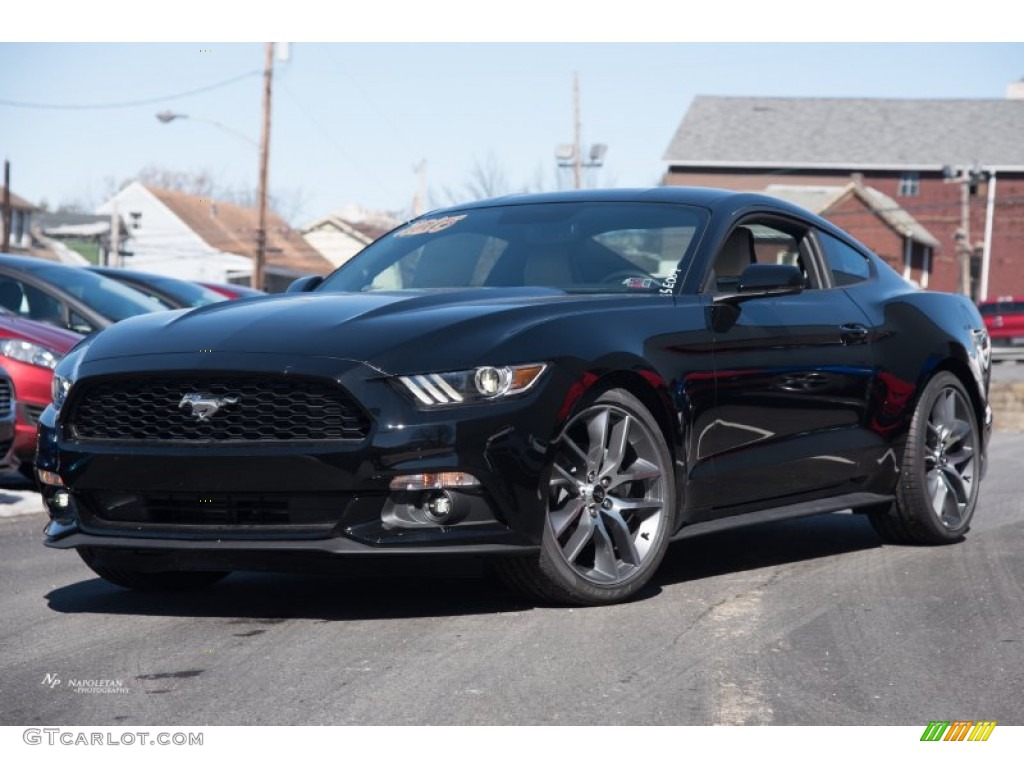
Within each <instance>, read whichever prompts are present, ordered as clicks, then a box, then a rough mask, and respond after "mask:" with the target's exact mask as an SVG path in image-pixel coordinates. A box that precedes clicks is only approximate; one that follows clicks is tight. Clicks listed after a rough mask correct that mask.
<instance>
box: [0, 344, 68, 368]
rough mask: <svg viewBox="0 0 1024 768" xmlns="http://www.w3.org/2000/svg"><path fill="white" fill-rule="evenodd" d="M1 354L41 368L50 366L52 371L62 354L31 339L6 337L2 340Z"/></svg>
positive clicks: (0, 345)
mask: <svg viewBox="0 0 1024 768" xmlns="http://www.w3.org/2000/svg"><path fill="white" fill-rule="evenodd" d="M0 355H3V356H4V357H9V358H11V359H12V360H18V361H20V362H22V363H29V364H30V365H38V366H39V367H40V368H49V369H50V370H51V371H52V370H53V369H54V368H56V367H57V363H59V362H60V355H59V354H57V353H56V352H54V351H53V350H52V349H47V348H46V347H41V346H39V345H38V344H33V343H32V342H31V341H22V340H21V339H4V340H3V341H0Z"/></svg>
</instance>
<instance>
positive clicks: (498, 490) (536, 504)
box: [36, 188, 992, 604]
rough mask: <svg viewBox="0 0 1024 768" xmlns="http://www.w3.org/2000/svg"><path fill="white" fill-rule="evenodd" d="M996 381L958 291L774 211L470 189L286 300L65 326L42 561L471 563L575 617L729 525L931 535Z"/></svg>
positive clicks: (49, 419)
mask: <svg viewBox="0 0 1024 768" xmlns="http://www.w3.org/2000/svg"><path fill="white" fill-rule="evenodd" d="M989 365H990V347H989V339H988V335H987V333H986V332H985V325H984V323H983V322H982V319H981V317H980V315H979V314H978V310H977V309H976V308H975V307H974V305H973V304H972V303H971V302H970V301H968V300H967V299H966V298H964V297H961V296H955V295H951V294H941V293H931V292H926V291H920V290H917V289H916V288H914V287H913V286H912V285H910V284H909V283H907V282H906V281H905V280H903V278H901V277H900V276H899V275H898V274H896V273H895V272H894V271H893V270H892V269H890V268H889V267H888V266H887V265H886V264H885V263H884V262H883V261H882V260H881V259H880V258H878V257H877V256H876V255H874V254H872V253H871V252H870V251H868V250H867V249H866V248H865V247H864V246H862V245H860V244H859V243H857V242H856V241H855V240H853V239H851V238H850V237H849V236H848V235H846V234H845V233H843V232H842V231H841V230H839V229H837V228H836V227H835V226H833V225H832V224H830V223H828V222H827V221H824V220H823V219H820V218H817V217H815V216H813V215H811V214H809V213H808V212H806V211H804V210H802V209H800V208H797V207H794V206H791V205H788V204H786V203H783V202H780V201H778V200H774V199H771V198H767V197H763V196H758V195H751V194H742V193H734V192H725V191H720V190H709V189H682V188H660V189H652V190H612V191H590V192H578V193H571V194H548V195H533V196H521V197H509V198H503V199H499V200H489V201H483V202H478V203H473V204H469V205H463V206H458V207H455V208H451V209H448V210H445V211H440V212H434V213H430V214H427V215H426V216H423V217H421V218H419V219H416V220H413V221H411V222H409V223H407V224H405V225H404V226H402V227H399V228H398V229H396V230H395V231H393V232H391V233H390V234H389V235H386V236H385V237H383V238H382V239H380V240H378V241H377V242H375V243H374V244H372V245H370V246H369V247H367V248H366V249H365V250H364V251H363V252H362V253H360V254H359V255H357V256H356V257H355V258H353V259H352V260H351V261H350V262H348V263H347V264H345V265H344V266H342V267H341V268H340V269H338V270H337V271H336V272H334V273H333V274H331V275H329V276H328V277H326V278H323V279H321V278H319V277H311V278H303V279H301V280H299V281H297V282H296V284H295V285H293V286H292V290H291V291H290V292H289V293H288V294H286V295H283V296H279V297H272V298H264V299H260V300H256V301H240V302H230V303H227V302H225V303H223V304H215V305H211V306H208V307H203V308H200V309H195V310H191V311H184V310H183V311H179V312H162V313H156V314H151V315H145V316H141V317H137V318H132V319H129V320H125V321H123V322H121V323H118V324H116V325H115V326H113V327H112V328H110V329H108V330H105V331H103V332H101V333H98V334H95V335H93V336H90V337H88V338H87V339H86V340H84V341H83V342H82V343H81V344H79V345H78V346H77V347H76V348H75V349H74V350H73V351H72V352H70V353H69V354H68V355H67V356H66V357H65V358H64V359H63V360H62V361H61V363H60V365H59V367H58V368H57V371H56V375H55V377H54V403H53V405H52V406H51V407H50V408H48V409H47V410H46V412H45V413H44V415H43V417H42V420H41V422H40V426H39V433H40V438H39V453H38V458H37V462H36V467H37V473H38V478H39V481H40V484H41V488H42V491H43V496H44V499H45V502H46V505H47V507H48V510H49V514H50V517H51V521H50V523H49V525H48V526H47V529H46V544H47V545H48V546H51V547H57V548H74V549H77V550H78V553H79V554H80V555H81V556H82V558H83V559H84V560H85V562H86V563H87V564H88V565H89V566H90V567H91V568H92V569H93V570H94V571H95V572H96V573H98V574H99V575H100V576H102V577H103V578H105V579H107V580H108V581H111V582H113V583H115V584H119V585H122V586H126V587H132V588H139V589H160V588H165V589H166V588H184V587H194V586H200V585H203V584H207V583H210V582H213V581H215V580H216V579H218V578H221V577H223V576H224V575H225V574H226V573H227V572H229V571H231V570H234V569H281V570H287V569H290V568H307V567H309V566H311V565H315V564H318V563H321V562H325V561H329V560H330V559H331V558H336V557H345V556H350V557H358V556H367V555H376V556H385V555H388V556H394V555H399V554H411V553H416V554H419V555H431V556H437V557H442V556H451V555H467V554H472V555H477V556H486V557H488V558H489V559H490V560H491V561H492V562H493V564H494V566H495V568H496V570H497V571H498V572H499V573H500V574H501V575H502V576H503V577H504V578H505V580H506V581H507V582H508V583H509V584H511V585H512V586H514V587H517V588H519V589H520V590H522V591H525V592H526V593H527V594H529V595H531V596H532V597H533V598H535V599H540V600H547V601H555V602H563V603H576V604H600V603H611V602H615V601H620V600H624V599H626V598H628V597H630V596H631V595H633V594H634V593H636V592H637V590H639V589H640V588H641V587H642V586H643V585H644V584H645V583H646V582H647V581H648V580H649V579H650V578H651V576H652V574H653V573H654V571H655V570H656V569H657V567H658V564H659V563H660V562H661V560H662V558H663V556H664V554H665V550H666V547H667V546H668V544H669V542H670V541H671V540H672V539H675V538H679V537H682V536H686V535H690V534H693V533H698V532H701V531H707V530H711V529H715V528H723V527H730V526H732V525H736V524H738V523H740V522H758V521H764V520H770V519H778V518H781V517H786V516H800V515H809V514H817V513H823V512H832V511H838V510H844V509H853V510H854V511H856V512H863V513H866V514H867V515H868V516H869V518H870V520H871V522H872V524H873V525H874V527H875V529H876V530H877V531H878V533H879V534H880V536H881V537H882V539H883V540H885V541H889V542H902V543H914V544H942V543H946V542H955V541H959V540H960V539H961V538H962V536H963V535H964V533H966V531H967V529H968V526H969V525H970V522H971V517H972V515H973V514H974V511H975V507H976V505H977V500H978V491H979V485H980V481H981V479H982V476H983V474H984V471H985V455H986V444H987V441H988V436H989V433H990V430H991V421H992V416H991V410H990V409H989V406H988V404H987V391H988V380H989Z"/></svg>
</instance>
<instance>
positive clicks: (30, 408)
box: [22, 403, 46, 427]
mask: <svg viewBox="0 0 1024 768" xmlns="http://www.w3.org/2000/svg"><path fill="white" fill-rule="evenodd" d="M22 405H24V406H25V421H27V422H28V423H29V424H31V425H32V426H33V427H34V426H36V425H37V424H39V418H40V417H41V416H42V415H43V411H45V410H46V407H45V406H42V405H29V404H28V403H22Z"/></svg>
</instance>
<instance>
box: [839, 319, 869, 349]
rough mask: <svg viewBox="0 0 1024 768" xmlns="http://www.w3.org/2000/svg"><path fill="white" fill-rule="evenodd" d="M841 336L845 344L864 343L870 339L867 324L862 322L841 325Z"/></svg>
mask: <svg viewBox="0 0 1024 768" xmlns="http://www.w3.org/2000/svg"><path fill="white" fill-rule="evenodd" d="M839 338H840V339H842V340H843V344H863V343H864V342H865V341H867V340H868V329H867V326H864V325H861V324H860V323H844V324H843V325H840V326H839Z"/></svg>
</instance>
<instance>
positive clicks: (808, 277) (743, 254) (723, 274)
mask: <svg viewBox="0 0 1024 768" xmlns="http://www.w3.org/2000/svg"><path fill="white" fill-rule="evenodd" d="M804 234H805V233H803V232H801V231H799V230H798V229H793V230H789V229H788V228H787V229H786V230H783V229H780V228H779V227H778V226H777V225H775V224H768V223H763V224H762V223H760V222H749V221H748V222H746V223H744V224H742V225H740V226H738V227H736V229H734V230H733V231H732V232H731V233H730V234H729V236H728V237H727V238H726V240H725V243H724V244H723V245H722V248H721V250H720V251H719V252H718V256H717V257H716V258H715V263H714V268H713V270H712V273H711V276H710V278H709V281H708V283H707V284H706V285H707V287H708V289H709V290H711V291H715V292H718V293H727V292H731V291H735V290H736V287H737V285H738V283H739V278H740V275H741V274H742V273H743V270H744V269H746V268H747V267H748V266H750V265H751V264H786V265H789V266H794V267H797V268H798V269H799V270H800V272H801V273H802V274H803V276H804V285H805V287H807V288H817V287H819V283H818V280H817V279H816V278H815V273H814V271H813V269H812V268H811V264H810V257H809V254H810V249H809V248H808V247H807V243H806V238H805V237H804Z"/></svg>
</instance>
